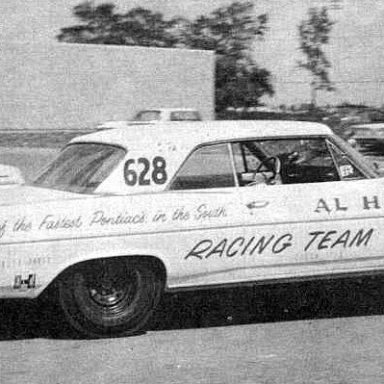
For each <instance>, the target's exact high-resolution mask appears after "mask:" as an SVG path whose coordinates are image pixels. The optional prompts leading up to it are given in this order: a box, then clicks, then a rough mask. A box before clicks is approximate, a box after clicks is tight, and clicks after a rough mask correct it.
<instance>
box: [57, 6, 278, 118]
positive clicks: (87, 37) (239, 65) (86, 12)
mask: <svg viewBox="0 0 384 384" xmlns="http://www.w3.org/2000/svg"><path fill="white" fill-rule="evenodd" d="M253 8H254V6H253V3H252V2H241V3H240V2H234V3H232V4H231V5H229V6H227V7H221V8H218V9H216V10H215V11H213V12H212V13H211V14H210V15H208V16H200V17H198V18H197V19H196V20H192V21H190V20H188V19H186V18H180V17H178V18H173V19H170V20H165V19H164V17H163V15H162V14H161V13H157V12H152V11H150V10H147V9H144V8H141V7H137V8H132V9H130V10H129V11H128V12H126V13H125V14H119V13H117V12H116V10H115V6H114V4H111V3H105V4H101V5H98V6H96V5H94V4H93V3H92V2H85V3H82V4H79V5H77V6H76V7H74V9H73V14H74V16H76V18H77V19H79V20H80V22H81V24H79V25H75V26H72V27H68V28H63V29H61V32H60V34H59V35H58V36H57V39H58V40H59V41H62V42H69V43H89V44H117V45H139V46H154V47H169V48H172V47H183V48H190V49H206V50H213V51H215V52H216V54H217V60H216V82H215V86H216V111H217V112H219V111H222V110H225V109H226V108H228V107H249V106H256V105H258V102H259V99H260V97H261V96H263V95H264V94H269V95H272V94H273V87H272V85H271V78H270V77H271V76H270V73H269V71H268V70H266V69H264V68H259V67H258V66H257V65H256V63H254V61H253V60H252V57H251V54H250V47H251V44H252V43H253V41H254V39H255V38H259V39H261V38H262V37H263V36H264V34H265V32H266V29H267V22H268V19H267V15H265V14H263V15H259V16H258V17H256V18H255V17H254V16H253Z"/></svg>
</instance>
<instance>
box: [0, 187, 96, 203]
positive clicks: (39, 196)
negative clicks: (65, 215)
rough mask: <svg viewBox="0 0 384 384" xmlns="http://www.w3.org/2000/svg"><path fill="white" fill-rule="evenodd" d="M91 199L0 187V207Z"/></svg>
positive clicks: (59, 193)
mask: <svg viewBox="0 0 384 384" xmlns="http://www.w3.org/2000/svg"><path fill="white" fill-rule="evenodd" d="M92 197H94V196H93V195H85V194H79V193H72V192H66V191H59V190H54V189H46V188H38V187H33V186H29V185H21V186H2V187H0V206H6V205H27V204H33V203H44V202H48V201H55V200H68V199H86V198H92Z"/></svg>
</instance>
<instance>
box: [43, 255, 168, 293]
mask: <svg viewBox="0 0 384 384" xmlns="http://www.w3.org/2000/svg"><path fill="white" fill-rule="evenodd" d="M121 258H125V259H129V261H130V262H132V263H140V264H141V265H142V264H144V265H145V266H147V267H149V268H151V269H153V270H154V271H155V272H156V274H158V276H160V278H161V280H162V283H163V284H164V285H165V283H166V279H167V271H166V268H165V265H164V263H163V262H162V261H161V260H160V259H159V258H157V257H155V256H141V255H134V256H111V257H103V258H97V259H89V260H85V261H81V262H79V263H76V264H73V265H70V266H69V267H67V268H65V269H64V270H63V271H61V272H60V273H59V274H58V275H57V276H56V277H55V279H53V281H52V282H51V283H50V284H49V285H48V286H47V287H46V288H45V289H44V291H43V292H42V293H41V295H40V299H42V300H45V299H49V296H50V293H51V291H52V290H53V289H54V288H55V287H56V283H57V281H58V280H59V279H61V278H63V276H65V275H66V274H68V273H70V272H71V271H72V270H74V269H76V268H79V267H81V266H85V265H87V264H91V263H92V262H95V261H97V260H101V259H104V260H110V259H121Z"/></svg>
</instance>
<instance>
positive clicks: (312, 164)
mask: <svg viewBox="0 0 384 384" xmlns="http://www.w3.org/2000/svg"><path fill="white" fill-rule="evenodd" d="M383 186H384V180H383V179H380V178H377V177H376V174H375V172H374V170H372V169H371V167H370V165H369V164H367V163H366V162H365V160H364V159H363V158H362V156H361V155H359V154H358V153H357V152H356V151H355V150H354V149H353V148H351V147H350V146H349V145H348V144H346V143H345V142H343V141H342V140H341V139H339V138H338V137H336V136H334V135H333V134H332V132H331V130H330V129H329V128H327V127H326V126H324V125H321V124H315V123H304V122H292V121H291V122H285V121H269V122H267V121H265V122H264V121H228V122H223V121H215V122H214V121H212V122H198V123H183V124H181V125H180V126H178V127H175V126H173V125H172V124H160V125H158V126H156V127H154V126H147V127H143V129H140V130H139V131H137V132H127V131H126V130H124V129H120V130H108V131H101V132H97V133H94V134H90V135H87V136H83V137H79V138H76V139H74V140H72V141H71V142H70V143H69V145H67V146H66V147H65V148H64V149H63V150H62V152H61V153H60V154H59V156H58V157H57V159H56V160H54V161H53V162H52V164H50V165H48V167H47V168H46V169H45V170H44V171H43V172H42V173H41V174H40V175H39V176H38V177H37V178H36V180H35V181H34V182H33V183H32V184H31V185H25V186H20V187H15V188H12V189H6V190H0V206H1V212H2V215H1V218H0V250H1V252H0V270H1V273H0V297H2V298H16V297H17V298H27V297H28V298H35V297H39V296H41V295H43V294H53V295H55V299H57V300H58V302H59V306H60V308H61V309H62V311H63V313H64V315H65V317H66V318H67V320H68V321H69V323H70V324H71V325H72V326H73V327H74V328H75V329H77V330H79V331H81V332H83V333H86V334H90V335H96V336H105V335H110V334H133V333H135V332H137V331H138V330H139V329H142V328H143V327H144V325H145V323H146V322H147V320H148V319H149V317H150V315H151V313H152V311H153V309H154V308H155V306H156V304H157V302H158V301H159V298H160V296H161V293H162V292H163V291H164V290H182V289H197V288H207V287H216V286H224V285H228V284H243V283H246V284H249V283H257V282H267V281H287V280H295V279H313V278H324V277H325V278H329V277H334V276H340V275H349V274H357V273H373V272H381V271H383V270H384V254H383V251H382V250H383V248H384V237H383V236H382V233H381V232H382V229H381V228H383V224H384V215H383V212H384V194H383V191H384V189H383ZM51 292H53V293H51Z"/></svg>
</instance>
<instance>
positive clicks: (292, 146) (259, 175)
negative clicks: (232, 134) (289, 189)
mask: <svg viewBox="0 0 384 384" xmlns="http://www.w3.org/2000/svg"><path fill="white" fill-rule="evenodd" d="M232 148H233V153H234V162H235V168H236V174H237V178H238V182H239V185H240V186H247V185H254V184H271V185H275V184H297V183H318V182H325V181H336V180H340V177H339V172H338V169H337V168H336V166H335V163H334V160H333V157H332V154H331V152H330V150H329V148H328V145H327V142H326V140H325V139H324V138H308V139H303V138H297V139H276V140H255V141H246V142H239V143H235V144H233V147H232Z"/></svg>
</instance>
